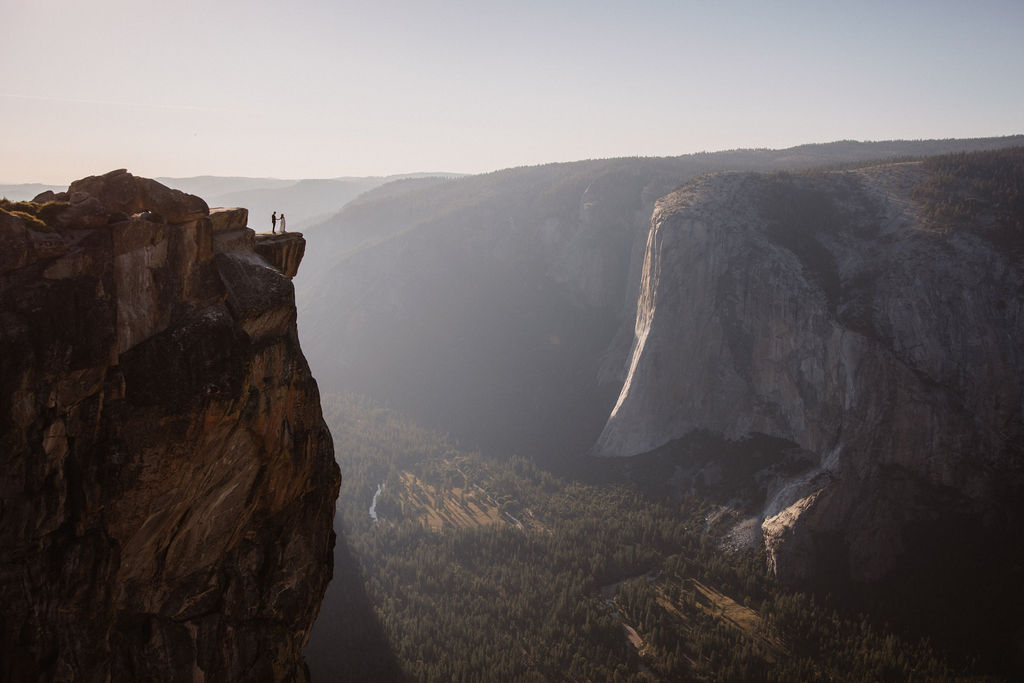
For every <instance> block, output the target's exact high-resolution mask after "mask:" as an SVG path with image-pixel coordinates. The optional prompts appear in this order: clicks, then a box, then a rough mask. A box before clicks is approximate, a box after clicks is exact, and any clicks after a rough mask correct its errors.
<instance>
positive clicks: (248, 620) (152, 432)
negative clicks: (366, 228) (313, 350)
mask: <svg viewBox="0 0 1024 683" xmlns="http://www.w3.org/2000/svg"><path fill="white" fill-rule="evenodd" d="M37 199H38V200H39V201H37V202H35V203H22V204H18V205H12V204H10V203H8V205H7V206H6V207H5V210H4V211H2V212H0V346H2V349H3V351H2V353H0V424H2V425H3V428H2V430H0V467H2V468H3V471H4V476H3V478H2V479H0V602H2V604H3V606H4V608H3V612H2V615H0V679H2V680H42V679H46V680H58V681H71V680H76V681H103V680H182V681H186V680H187V681H203V680H206V681H213V680H217V681H221V680H223V681H228V680H232V681H243V680H244V681H257V680H258V681H269V680H304V679H305V678H306V677H307V675H306V672H305V667H304V665H303V663H302V659H301V650H302V647H303V646H304V645H305V643H306V641H307V639H308V635H309V630H310V628H311V627H312V624H313V621H314V619H315V617H316V614H317V611H318V609H319V604H320V600H321V598H322V596H323V592H324V589H325V588H326V585H327V583H328V581H329V580H330V577H331V574H332V564H333V559H332V548H333V545H334V533H333V531H332V521H333V513H334V500H335V498H336V496H337V492H338V486H339V483H340V475H339V472H338V468H337V465H336V464H335V462H334V458H333V445H332V441H331V436H330V433H329V432H328V430H327V427H326V425H325V423H324V421H323V417H322V415H321V409H320V401H319V393H318V389H317V385H316V383H315V381H314V380H313V378H312V377H311V375H310V372H309V367H308V365H307V363H306V360H305V358H304V357H303V354H302V351H301V349H300V348H299V343H298V336H297V333H296V328H295V315H296V312H295V303H294V290H293V287H292V283H291V280H290V278H289V276H290V275H293V274H294V270H295V269H296V268H297V267H298V259H301V249H302V247H304V242H303V241H302V236H301V235H298V234H295V235H288V236H287V239H286V240H284V241H281V242H280V243H279V244H276V245H272V247H273V248H272V250H271V251H272V252H273V253H272V254H271V260H273V259H274V258H276V257H275V256H274V254H275V253H276V254H279V255H281V258H280V259H279V263H277V265H278V268H281V269H282V270H285V271H287V272H286V273H282V272H281V271H280V270H278V269H277V268H274V267H271V265H270V264H269V263H268V261H267V259H265V258H264V257H262V256H260V255H259V253H258V252H257V250H256V249H255V242H256V236H255V235H254V233H253V231H252V230H250V229H249V228H248V227H247V226H246V222H247V215H246V213H247V212H246V211H245V209H220V210H213V211H210V210H209V209H208V207H207V206H206V203H205V202H204V201H203V200H202V199H200V198H198V197H195V196H192V195H187V194H184V193H182V192H179V191H176V190H171V189H169V188H166V187H164V186H162V185H160V184H159V183H157V182H155V181H152V180H148V179H145V178H138V177H135V176H132V175H131V174H130V173H127V172H126V171H115V172H112V173H108V174H106V175H103V176H94V177H90V178H85V179H82V180H79V181H76V182H75V183H72V185H71V186H70V187H69V189H68V192H67V193H61V194H59V195H49V196H45V197H43V196H41V197H39V198H37ZM296 254H297V256H296Z"/></svg>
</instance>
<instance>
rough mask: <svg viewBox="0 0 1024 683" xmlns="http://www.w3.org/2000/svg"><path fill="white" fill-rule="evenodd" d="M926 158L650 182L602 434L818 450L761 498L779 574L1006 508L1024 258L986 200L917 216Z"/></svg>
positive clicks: (1014, 479)
mask: <svg viewBox="0 0 1024 683" xmlns="http://www.w3.org/2000/svg"><path fill="white" fill-rule="evenodd" d="M925 178H926V171H925V170H923V169H922V167H921V165H920V164H897V165H889V166H882V167H876V168H873V169H868V170H864V171H856V172H843V173H826V174H815V175H756V174H721V175H713V176H704V177H701V178H699V179H697V180H695V181H693V182H691V183H690V184H689V185H687V186H686V187H684V188H682V189H680V190H678V191H677V192H675V193H673V194H671V195H669V196H667V197H665V198H663V199H662V200H660V201H659V203H658V206H657V208H656V210H655V212H654V215H653V218H652V227H651V232H650V236H649V241H648V245H647V254H646V260H645V266H644V272H643V282H642V285H641V294H640V299H639V305H638V312H637V318H636V335H635V342H634V347H633V351H632V354H631V357H630V361H629V370H628V376H627V379H626V381H625V384H624V387H623V389H622V392H621V394H620V396H619V398H618V401H617V403H616V406H615V408H614V411H613V412H612V414H611V417H610V418H609V420H608V422H607V424H606V426H605V428H604V430H603V432H602V434H601V437H600V440H599V442H598V444H597V447H596V450H597V452H598V453H600V454H603V455H619V456H629V455H633V454H637V453H643V452H647V451H651V450H653V449H655V448H657V447H659V446H662V445H663V444H666V443H668V442H670V441H672V440H673V439H678V438H681V437H683V436H685V435H687V434H690V433H693V432H695V431H699V430H704V431H710V432H714V433H719V434H722V435H725V436H727V437H729V438H734V439H738V438H742V437H745V436H748V435H751V434H767V435H770V436H774V437H780V438H783V439H787V440H789V441H791V442H793V443H794V444H796V445H798V446H799V447H801V448H803V449H805V450H806V451H809V452H810V453H811V454H813V457H814V458H815V459H816V462H817V465H816V467H814V468H813V469H812V470H811V471H809V472H805V473H804V474H803V476H802V477H801V478H800V479H795V480H793V481H790V482H789V483H788V484H789V485H785V486H781V487H776V490H775V491H774V495H770V496H768V499H767V503H766V506H765V509H764V510H762V511H761V518H762V520H763V526H762V528H763V532H764V535H765V541H766V545H767V548H768V551H769V562H770V564H771V565H772V566H773V567H774V569H775V570H776V571H777V572H778V573H779V575H780V576H782V577H783V578H787V579H792V580H800V579H809V578H815V577H817V576H819V575H820V574H821V573H822V572H824V571H840V572H846V573H847V574H848V575H849V576H851V577H853V578H855V579H873V578H879V577H881V576H883V575H885V574H886V573H887V572H888V571H890V570H891V569H892V567H893V565H894V563H895V562H897V561H898V559H899V557H900V555H901V554H902V553H903V552H904V551H905V550H906V548H907V541H908V538H909V537H908V536H907V534H908V533H910V531H909V530H910V529H911V528H912V527H913V525H915V524H918V523H928V522H931V521H934V520H937V519H938V518H939V517H940V516H941V515H942V514H944V513H945V512H949V511H950V510H954V511H956V512H963V513H964V514H968V515H970V516H971V518H972V519H974V520H977V522H978V523H979V524H998V523H1005V522H1006V521H1007V519H1006V514H1007V505H1008V503H1009V504H1012V501H1013V500H1014V499H1015V498H1016V496H1017V495H1018V494H1019V492H1020V490H1021V481H1022V478H1021V471H1020V468H1021V465H1020V463H1021V462H1022V455H1024V453H1022V447H1021V444H1022V443H1024V427H1022V413H1021V406H1022V404H1024V402H1022V398H1024V347H1022V345H1021V342H1020V340H1021V339H1022V338H1024V304H1022V298H1021V292H1022V291H1024V267H1022V262H1021V258H1020V252H1019V249H1017V248H1016V247H1013V245H1012V244H1008V243H1007V242H1006V241H1005V240H1002V241H1000V240H999V239H993V236H994V235H1000V234H1002V233H1001V232H1000V231H1001V230H1003V229H1004V228H1006V227H1007V226H1003V227H1000V226H999V225H997V224H996V223H997V222H998V221H997V219H996V218H995V217H994V214H992V213H991V212H989V213H986V212H984V211H982V212H978V213H976V217H975V218H973V219H970V220H967V219H965V220H962V221H959V222H954V223H952V224H939V223H937V222H936V221H935V220H932V219H931V218H929V217H927V216H926V215H925V213H924V208H923V206H922V205H921V204H920V203H919V202H917V201H915V200H914V199H913V198H912V197H913V193H912V188H914V187H915V186H918V185H920V184H921V183H922V182H923V181H924V180H925ZM977 201H980V200H977ZM1003 218H1005V216H1004V217H1003ZM1011 218H1012V217H1011ZM1017 220H1018V222H1019V216H1018V217H1017ZM1009 229H1011V230H1018V231H1019V230H1020V226H1019V225H1017V226H1009ZM1014 239H1016V238H1014ZM1011 242H1013V240H1011ZM1018 246H1019V245H1018ZM943 508H945V510H944V509H943Z"/></svg>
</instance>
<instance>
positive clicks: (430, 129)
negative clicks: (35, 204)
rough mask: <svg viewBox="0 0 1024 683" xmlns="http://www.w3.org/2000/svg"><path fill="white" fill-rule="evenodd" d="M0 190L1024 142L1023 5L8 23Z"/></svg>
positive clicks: (0, 42)
mask: <svg viewBox="0 0 1024 683" xmlns="http://www.w3.org/2000/svg"><path fill="white" fill-rule="evenodd" d="M0 18H2V23H0V131H2V133H0V182H44V183H52V184H67V183H68V182H69V181H70V180H73V179H75V178H78V177H81V176H84V175H90V174H94V173H101V172H105V171H108V170H111V169H114V168H122V167H126V168H128V169H129V170H131V171H132V172H133V173H136V174H139V175H145V176H190V175H202V174H213V175H244V176H277V177H288V178H318V177H320V178H322V177H335V176H342V175H383V174H390V173H401V172H410V171H453V172H467V173H469V172H482V171H490V170H495V169H499V168H505V167H509V166H520V165H527V164H537V163H544V162H549V161H570V160H577V159H585V158H598V157H611V156H632V155H641V156H664V155H676V154H685V153H690V152H697V151H702V150H708V151H711V150H719V149H730V148H737V147H773V148H779V147H789V146H792V145H796V144H801V143H805V142H827V141H831V140H837V139H858V140H887V139H896V138H949V137H982V136H990V135H1007V134H1013V133H1021V132H1024V1H1021V0H1003V1H997V0H991V1H987V0H975V1H973V2H968V1H967V0H957V1H945V0H930V1H920V2H917V1H902V0H886V1H884V2H875V1H874V0H857V1H853V0H849V1H847V2H841V3H840V2H830V1H829V0H814V1H807V2H803V1H799V2H798V1H792V2H787V1H784V0H777V1H772V0H760V1H757V2H730V1H728V0H718V1H715V2H712V1H710V0H708V1H707V2H696V1H692V2H687V1H684V0H678V1H676V2H669V1H649V2H645V1H644V0H631V1H628V2H618V1H610V2H603V1H601V0H589V1H578V0H542V1H536V2H535V1H534V0H506V1H505V2H500V3H499V2H490V1H489V0H472V1H467V2H462V1H456V0H432V1H431V0H422V1H414V0H365V1H353V0H320V1H314V0H278V1H276V2H266V1H264V0H173V1H172V0H90V1H89V2H85V1H83V0H0Z"/></svg>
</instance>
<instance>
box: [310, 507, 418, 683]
mask: <svg viewBox="0 0 1024 683" xmlns="http://www.w3.org/2000/svg"><path fill="white" fill-rule="evenodd" d="M341 529H343V525H342V523H341V517H340V515H335V517H334V530H335V532H336V533H337V534H338V540H337V542H336V543H335V546H334V578H333V579H332V580H331V583H330V584H329V585H328V586H327V592H326V593H325V594H324V600H323V603H322V604H321V606H320V616H319V617H318V618H317V620H316V623H315V624H314V625H313V631H312V633H311V634H310V638H309V644H308V645H306V649H305V650H304V652H303V654H304V655H305V657H306V664H307V665H308V666H309V672H310V675H311V677H312V680H314V681H318V682H322V681H407V680H408V677H406V676H405V674H403V672H402V669H401V667H400V666H399V664H398V662H397V661H396V660H395V656H394V654H393V653H392V652H391V648H390V647H389V645H388V641H387V636H386V635H385V633H384V628H383V627H382V626H381V624H380V621H379V620H378V619H377V615H376V614H375V613H374V611H373V605H372V603H371V602H370V597H369V596H368V595H367V594H366V588H365V584H364V580H363V579H364V577H363V568H362V565H361V564H360V563H359V558H357V557H356V555H355V554H354V553H353V552H352V549H351V548H350V547H349V545H348V541H347V540H346V538H345V535H344V534H343V533H342V531H341Z"/></svg>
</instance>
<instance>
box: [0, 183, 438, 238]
mask: <svg viewBox="0 0 1024 683" xmlns="http://www.w3.org/2000/svg"><path fill="white" fill-rule="evenodd" d="M129 170H131V169H129ZM100 172H101V170H99V169H97V173H100ZM432 177H447V178H452V177H458V174H452V173H407V174H400V175H391V176H366V177H342V178H324V179H301V180H289V179H282V178H245V177H227V176H208V175H204V176H194V177H190V178H157V179H156V180H157V181H159V182H160V183H163V184H164V185H166V186H168V187H173V188H174V189H176V190H181V191H183V192H188V193H189V194H194V195H198V196H200V197H202V198H203V199H205V200H206V203H207V204H209V205H210V206H211V207H214V206H225V207H236V206H238V207H244V208H246V209H248V210H249V216H250V219H249V221H250V227H252V228H253V229H254V230H256V231H257V232H263V231H269V229H270V214H271V213H272V212H274V211H277V212H278V213H284V214H285V215H286V216H287V217H288V228H289V229H290V230H293V231H298V230H300V229H302V228H303V227H304V226H306V225H309V224H310V223H312V222H316V221H318V220H324V219H326V218H328V217H330V216H331V215H332V214H333V213H335V212H337V211H340V210H341V208H342V207H343V206H344V205H345V204H347V203H348V202H349V201H351V200H352V199H355V198H356V197H358V196H359V195H360V194H362V193H363V192H367V191H369V190H372V189H374V188H376V187H380V186H381V185H385V184H387V183H390V182H393V181H397V180H404V179H409V178H432ZM66 189H67V188H66V187H63V186H58V185H45V184H41V183H23V184H12V185H0V197H6V198H7V199H10V200H12V201H24V200H29V199H32V198H33V197H35V196H36V195H38V194H39V193H41V192H45V191H46V190H52V191H54V192H61V191H63V190H66Z"/></svg>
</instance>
